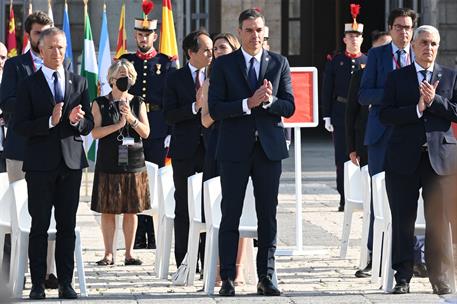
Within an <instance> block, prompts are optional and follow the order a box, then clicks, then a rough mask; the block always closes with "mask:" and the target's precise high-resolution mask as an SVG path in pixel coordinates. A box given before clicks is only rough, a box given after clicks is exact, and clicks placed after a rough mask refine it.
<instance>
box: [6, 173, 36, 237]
mask: <svg viewBox="0 0 457 304" xmlns="http://www.w3.org/2000/svg"><path fill="white" fill-rule="evenodd" d="M11 188H12V190H13V198H14V203H13V204H12V208H11V210H12V211H11V226H12V229H13V230H17V229H19V230H21V231H29V230H30V226H31V224H32V219H31V217H30V214H29V211H28V206H27V202H28V192H27V182H26V181H25V179H21V180H18V181H16V182H14V183H12V184H11Z"/></svg>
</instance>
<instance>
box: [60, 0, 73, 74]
mask: <svg viewBox="0 0 457 304" xmlns="http://www.w3.org/2000/svg"><path fill="white" fill-rule="evenodd" d="M62 29H63V31H64V32H65V38H66V39H67V49H66V51H65V59H68V60H69V61H70V62H71V65H70V70H71V71H72V72H73V50H72V46H71V31H70V18H68V4H67V1H65V7H64V10H63V24H62Z"/></svg>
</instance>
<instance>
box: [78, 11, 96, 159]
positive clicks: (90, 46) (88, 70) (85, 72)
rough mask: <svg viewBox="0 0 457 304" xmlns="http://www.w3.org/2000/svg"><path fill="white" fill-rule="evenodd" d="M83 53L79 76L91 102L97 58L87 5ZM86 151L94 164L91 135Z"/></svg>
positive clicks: (94, 156)
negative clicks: (85, 80) (83, 78)
mask: <svg viewBox="0 0 457 304" xmlns="http://www.w3.org/2000/svg"><path fill="white" fill-rule="evenodd" d="M84 14H85V19H84V51H83V58H82V64H81V76H83V77H85V78H86V79H87V84H88V87H89V98H90V101H91V102H92V101H93V100H94V99H95V97H97V84H98V75H97V72H98V66H97V56H96V55H95V47H94V40H93V39H92V29H91V27H90V19H89V14H88V13H87V4H85V6H84ZM85 142H86V151H88V152H87V158H88V159H89V161H90V162H92V165H93V163H95V158H96V155H97V154H96V152H97V143H96V141H95V140H94V139H93V138H92V135H90V134H89V135H88V136H87V138H86V141H85Z"/></svg>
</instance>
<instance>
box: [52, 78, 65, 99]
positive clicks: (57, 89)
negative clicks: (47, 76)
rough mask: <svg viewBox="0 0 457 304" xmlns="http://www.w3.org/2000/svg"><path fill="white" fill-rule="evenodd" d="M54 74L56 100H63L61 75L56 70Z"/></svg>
mask: <svg viewBox="0 0 457 304" xmlns="http://www.w3.org/2000/svg"><path fill="white" fill-rule="evenodd" d="M52 76H54V101H55V102H56V103H59V102H63V93H62V90H61V89H60V85H59V76H58V74H57V72H54V74H52Z"/></svg>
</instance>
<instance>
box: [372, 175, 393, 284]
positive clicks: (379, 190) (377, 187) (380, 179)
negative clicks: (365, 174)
mask: <svg viewBox="0 0 457 304" xmlns="http://www.w3.org/2000/svg"><path fill="white" fill-rule="evenodd" d="M384 179H385V173H384V172H380V173H378V174H376V175H374V176H373V177H372V192H373V212H374V223H373V251H372V260H371V263H372V264H371V265H372V266H371V282H372V283H378V282H379V277H380V269H381V255H382V246H383V244H382V242H383V238H384V237H383V235H384V234H385V233H386V231H387V226H388V225H390V209H389V213H388V214H387V215H386V216H387V219H386V217H385V211H384V205H385V202H383V200H386V196H384V193H385V191H386V190H385V189H386V188H385V183H384ZM386 203H387V204H388V203H389V202H388V201H386ZM385 246H386V245H385V244H384V247H385Z"/></svg>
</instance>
